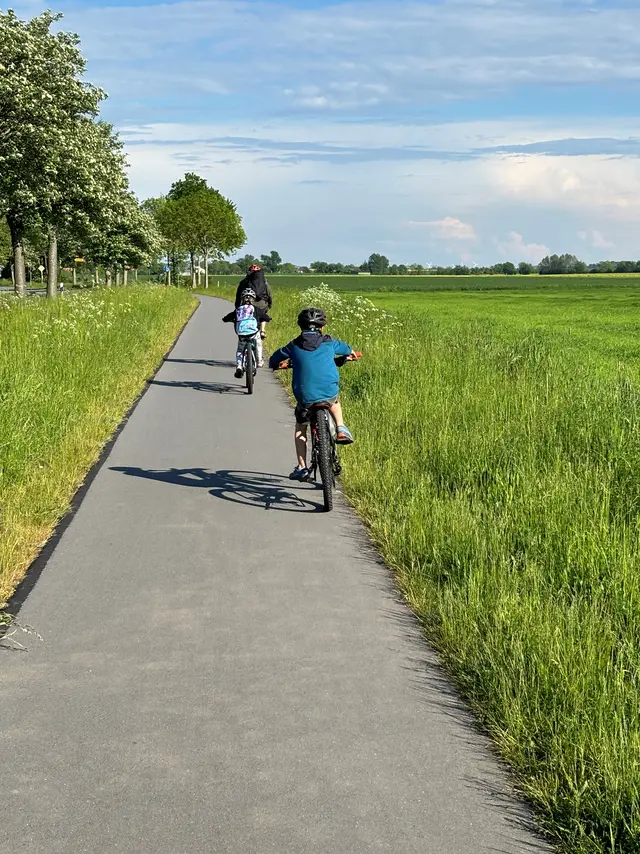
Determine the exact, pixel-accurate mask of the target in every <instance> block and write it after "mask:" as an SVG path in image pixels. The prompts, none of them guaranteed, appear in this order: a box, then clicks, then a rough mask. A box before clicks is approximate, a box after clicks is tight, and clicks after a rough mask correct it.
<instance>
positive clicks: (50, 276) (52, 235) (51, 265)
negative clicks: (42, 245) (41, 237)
mask: <svg viewBox="0 0 640 854" xmlns="http://www.w3.org/2000/svg"><path fill="white" fill-rule="evenodd" d="M47 296H48V297H49V299H55V298H56V297H57V296H58V235H57V234H56V231H55V228H50V229H49V247H48V250H47Z"/></svg>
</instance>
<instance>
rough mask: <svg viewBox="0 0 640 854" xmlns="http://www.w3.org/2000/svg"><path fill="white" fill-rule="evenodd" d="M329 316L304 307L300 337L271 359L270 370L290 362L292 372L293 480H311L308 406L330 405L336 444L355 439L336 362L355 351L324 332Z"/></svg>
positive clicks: (348, 443) (299, 316)
mask: <svg viewBox="0 0 640 854" xmlns="http://www.w3.org/2000/svg"><path fill="white" fill-rule="evenodd" d="M326 323H327V316H326V314H325V313H324V311H323V310H322V309H321V308H305V309H303V310H302V311H301V312H300V314H299V315H298V326H299V327H300V335H298V337H297V338H294V339H293V341H290V342H289V343H288V344H287V345H285V346H284V347H281V348H280V349H279V350H276V352H275V353H273V355H272V356H271V358H270V359H269V367H270V368H271V369H272V370H276V369H277V368H278V366H279V365H280V364H281V363H282V362H285V361H290V363H291V368H292V370H293V377H292V384H293V395H294V397H295V399H296V401H297V406H296V412H295V414H296V427H295V447H296V456H297V458H298V464H297V466H296V468H295V469H294V470H293V471H292V472H291V474H290V475H289V477H290V478H291V480H308V479H309V475H310V472H309V469H308V468H307V427H308V424H309V407H310V406H311V404H313V403H328V404H330V406H329V412H330V413H331V415H332V417H333V420H334V421H335V423H336V432H337V436H336V441H337V442H338V443H340V444H341V445H350V444H351V443H352V442H353V436H352V435H351V432H350V431H349V429H348V428H347V427H346V426H345V425H344V422H343V416H342V406H341V405H340V399H339V394H340V375H339V373H338V367H337V365H336V363H335V357H336V356H342V357H344V356H350V355H351V354H352V353H353V350H352V349H351V347H350V346H349V345H348V344H345V342H344V341H337V340H335V339H333V338H332V337H331V336H330V335H325V334H324V333H323V329H324V327H325V326H326Z"/></svg>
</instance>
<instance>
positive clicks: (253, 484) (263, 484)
mask: <svg viewBox="0 0 640 854" xmlns="http://www.w3.org/2000/svg"><path fill="white" fill-rule="evenodd" d="M111 471H117V472H122V474H127V475H129V476H130V477H142V478H148V479H149V480H158V481H162V482H163V483H174V484H176V485H177V486H195V487H200V488H204V489H208V490H209V492H210V494H211V495H213V496H214V497H215V498H221V499H222V500H223V501H231V502H232V503H234V504H244V505H245V506H247V507H259V508H261V509H263V510H286V511H288V512H290V513H314V512H318V511H323V510H324V505H323V504H322V503H319V502H316V501H311V500H310V496H311V495H313V494H314V493H315V490H313V488H312V487H309V486H308V485H306V484H302V483H295V484H294V483H293V482H291V481H288V480H287V481H286V485H285V479H284V478H283V477H282V476H281V475H277V474H267V473H266V472H256V471H235V470H232V469H221V470H219V471H210V470H209V469H205V468H197V467H195V468H187V469H174V468H171V469H142V468H138V467H136V466H113V467H112V468H111ZM320 495H321V493H320Z"/></svg>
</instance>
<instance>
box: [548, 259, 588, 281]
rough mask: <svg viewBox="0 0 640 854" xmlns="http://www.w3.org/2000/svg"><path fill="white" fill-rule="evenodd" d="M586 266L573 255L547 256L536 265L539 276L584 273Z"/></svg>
mask: <svg viewBox="0 0 640 854" xmlns="http://www.w3.org/2000/svg"><path fill="white" fill-rule="evenodd" d="M586 269H587V267H586V264H584V262H583V261H579V260H578V258H576V256H575V255H568V254H565V255H547V256H546V258H543V259H542V261H541V262H540V263H539V264H538V272H539V273H540V275H541V276H548V275H553V274H558V273H560V274H563V273H564V274H567V273H578V272H586Z"/></svg>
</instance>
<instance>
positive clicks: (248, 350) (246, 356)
mask: <svg viewBox="0 0 640 854" xmlns="http://www.w3.org/2000/svg"><path fill="white" fill-rule="evenodd" d="M257 334H258V333H254V334H253V335H240V336H238V337H239V339H240V342H241V344H242V370H243V371H244V378H245V384H246V386H247V394H253V384H254V381H255V377H256V373H257V371H258V345H257Z"/></svg>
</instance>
